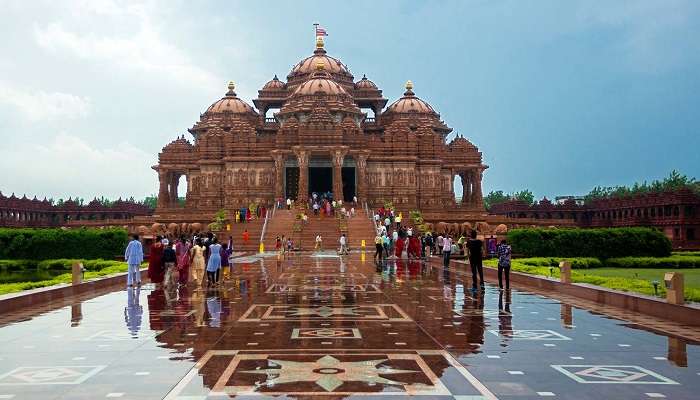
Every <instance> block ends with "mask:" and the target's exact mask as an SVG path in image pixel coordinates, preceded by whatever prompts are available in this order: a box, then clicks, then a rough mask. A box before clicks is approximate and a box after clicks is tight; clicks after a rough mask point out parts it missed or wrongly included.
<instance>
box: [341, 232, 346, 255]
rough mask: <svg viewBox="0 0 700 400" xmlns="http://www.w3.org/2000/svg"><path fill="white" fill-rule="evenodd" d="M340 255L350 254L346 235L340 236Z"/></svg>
mask: <svg viewBox="0 0 700 400" xmlns="http://www.w3.org/2000/svg"><path fill="white" fill-rule="evenodd" d="M340 254H341V255H346V254H348V238H347V237H345V234H344V233H343V234H342V235H340Z"/></svg>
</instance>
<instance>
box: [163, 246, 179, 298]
mask: <svg viewBox="0 0 700 400" xmlns="http://www.w3.org/2000/svg"><path fill="white" fill-rule="evenodd" d="M175 263H177V253H175V245H171V244H170V242H169V241H168V239H163V269H164V270H165V281H164V282H165V283H164V285H165V287H167V288H169V287H170V286H172V284H173V283H175V280H174V279H173V278H174V273H175Z"/></svg>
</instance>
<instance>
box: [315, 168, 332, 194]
mask: <svg viewBox="0 0 700 400" xmlns="http://www.w3.org/2000/svg"><path fill="white" fill-rule="evenodd" d="M328 192H333V168H331V167H309V196H310V195H311V193H318V194H319V195H323V194H324V193H328Z"/></svg>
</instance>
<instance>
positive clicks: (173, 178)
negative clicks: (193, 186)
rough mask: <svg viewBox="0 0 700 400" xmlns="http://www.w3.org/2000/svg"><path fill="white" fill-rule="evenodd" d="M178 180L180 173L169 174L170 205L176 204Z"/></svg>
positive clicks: (174, 205)
mask: <svg viewBox="0 0 700 400" xmlns="http://www.w3.org/2000/svg"><path fill="white" fill-rule="evenodd" d="M179 180H180V175H179V174H177V173H176V172H172V173H171V174H170V206H171V207H176V206H177V204H178V201H177V200H178V198H177V186H178V183H179Z"/></svg>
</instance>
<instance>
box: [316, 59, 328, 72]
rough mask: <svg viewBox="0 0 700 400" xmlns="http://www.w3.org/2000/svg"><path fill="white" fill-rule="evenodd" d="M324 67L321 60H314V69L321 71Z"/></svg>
mask: <svg viewBox="0 0 700 400" xmlns="http://www.w3.org/2000/svg"><path fill="white" fill-rule="evenodd" d="M325 68H326V65H325V64H324V63H323V61H318V62H316V71H323V70H324V69H325Z"/></svg>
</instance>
